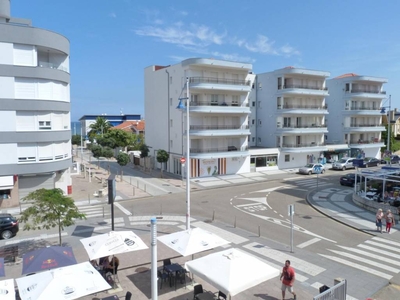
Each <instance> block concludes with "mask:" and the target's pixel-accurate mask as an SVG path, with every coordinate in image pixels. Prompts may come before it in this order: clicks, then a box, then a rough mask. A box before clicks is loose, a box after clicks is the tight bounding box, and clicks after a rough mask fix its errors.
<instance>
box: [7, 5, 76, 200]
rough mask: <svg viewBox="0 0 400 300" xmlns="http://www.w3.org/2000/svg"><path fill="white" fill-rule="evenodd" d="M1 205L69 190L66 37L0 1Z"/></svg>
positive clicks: (68, 81)
mask: <svg viewBox="0 0 400 300" xmlns="http://www.w3.org/2000/svg"><path fill="white" fill-rule="evenodd" d="M0 103H1V105H0V197H1V199H2V200H0V207H10V206H16V205H18V203H19V199H20V198H22V197H24V196H26V195H27V194H28V193H29V192H32V191H34V190H37V189H39V188H60V189H62V190H63V191H64V193H65V194H67V193H68V191H70V190H71V177H70V170H69V167H70V166H71V165H72V160H71V131H70V74H69V41H68V39H67V38H65V37H64V36H61V35H59V34H57V33H54V32H52V31H48V30H44V29H39V28H35V27H32V26H31V22H30V20H24V19H14V18H11V16H10V0H0Z"/></svg>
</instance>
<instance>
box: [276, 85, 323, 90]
mask: <svg viewBox="0 0 400 300" xmlns="http://www.w3.org/2000/svg"><path fill="white" fill-rule="evenodd" d="M282 89H305V90H317V91H327V90H328V88H327V87H322V86H321V87H316V86H307V85H302V84H285V85H278V90H282Z"/></svg>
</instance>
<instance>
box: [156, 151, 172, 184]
mask: <svg viewBox="0 0 400 300" xmlns="http://www.w3.org/2000/svg"><path fill="white" fill-rule="evenodd" d="M168 159H169V154H168V152H167V151H165V150H158V151H157V162H159V163H160V164H161V178H162V177H163V170H164V168H163V165H162V164H163V163H167V162H168Z"/></svg>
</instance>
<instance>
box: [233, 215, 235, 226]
mask: <svg viewBox="0 0 400 300" xmlns="http://www.w3.org/2000/svg"><path fill="white" fill-rule="evenodd" d="M233 227H234V228H236V216H235V223H234V224H233Z"/></svg>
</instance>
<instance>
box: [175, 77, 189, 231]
mask: <svg viewBox="0 0 400 300" xmlns="http://www.w3.org/2000/svg"><path fill="white" fill-rule="evenodd" d="M182 100H186V230H189V229H190V135H189V130H190V126H189V101H190V95H189V77H186V97H185V98H179V104H178V106H177V107H176V108H177V109H180V110H182V112H183V110H184V109H185V106H184V104H183V103H182Z"/></svg>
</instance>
